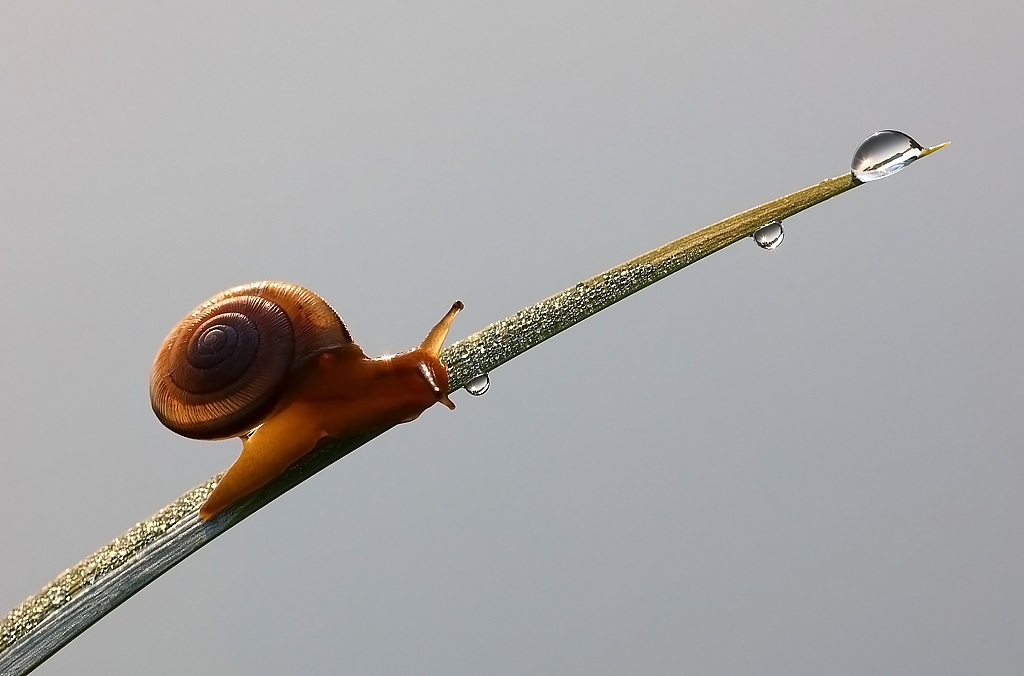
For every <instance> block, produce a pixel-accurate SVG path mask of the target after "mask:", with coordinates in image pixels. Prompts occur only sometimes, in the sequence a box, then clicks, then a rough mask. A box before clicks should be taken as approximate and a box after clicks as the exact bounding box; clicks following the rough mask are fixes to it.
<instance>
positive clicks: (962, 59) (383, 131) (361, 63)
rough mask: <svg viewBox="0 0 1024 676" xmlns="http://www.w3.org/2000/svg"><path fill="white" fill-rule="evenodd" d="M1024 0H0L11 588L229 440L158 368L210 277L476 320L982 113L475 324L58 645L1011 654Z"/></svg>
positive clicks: (59, 599) (532, 667)
mask: <svg viewBox="0 0 1024 676" xmlns="http://www.w3.org/2000/svg"><path fill="white" fill-rule="evenodd" d="M1022 13H1024V8H1021V7H1020V6H1019V5H1018V4H1014V3H989V4H988V5H986V6H985V7H984V8H983V10H979V9H978V8H972V7H969V6H952V5H950V6H942V7H937V6H936V5H934V3H929V4H925V3H923V2H912V3H909V4H901V5H899V6H894V5H893V4H892V3H885V4H883V3H870V2H869V3H856V4H852V5H844V6H824V5H823V6H820V7H814V8H809V7H808V6H806V3H788V4H787V3H782V4H779V3H775V4H767V5H766V4H764V3H738V2H737V3H724V4H719V5H715V6H702V7H699V8H696V7H693V6H687V5H671V6H670V5H666V4H665V3H647V2H632V3H621V4H614V3H613V4H608V3H604V4H601V5H594V4H588V5H585V6H584V5H582V4H579V3H560V4H559V3H556V4H552V3H545V4H544V5H540V4H532V3H530V2H526V3H525V4H524V3H518V4H516V5H514V6H512V5H509V6H507V7H503V6H487V7H483V6H480V7H475V6H473V7H471V6H469V5H466V4H464V3H448V2H439V3H433V4H432V5H431V6H430V7H429V8H426V7H424V8H416V7H413V6H411V5H407V4H396V3H383V4H381V3H377V4H375V5H347V6H345V7H340V6H339V7H337V8H332V7H327V6H322V5H317V4H313V3H304V2H298V3H289V4H288V5H287V6H284V5H281V6H279V7H272V6H264V5H252V4H247V5H245V6H243V5H241V4H232V3H228V4H224V5H218V6H216V7H211V6H209V5H203V6H202V7H200V6H199V5H198V4H190V3H187V2H186V3H184V4H182V3H176V4H173V5H172V4H166V5H161V4H148V5H145V6H143V5H139V4H138V3H134V4H133V3H121V2H99V3H88V4H82V3H57V2H35V3H21V4H17V3H15V4H10V3H8V4H6V5H4V6H3V8H2V9H0V85H2V88H3V91H4V96H3V97H2V100H0V151H2V152H0V156H2V157H3V158H4V159H3V161H2V162H0V204H3V205H4V207H3V217H2V219H0V282H2V283H3V284H4V285H5V288H6V289H7V293H5V294H3V295H2V296H0V316H2V317H3V318H4V327H5V330H4V331H3V332H0V374H2V378H0V400H2V401H0V403H2V406H0V429H3V430H4V433H5V439H4V451H3V453H0V513H3V514H5V515H6V518H5V519H4V528H3V535H2V543H0V549H2V551H3V554H4V555H3V557H2V561H0V615H2V614H5V613H7V612H8V611H9V610H10V609H14V608H17V607H18V606H19V604H21V603H22V602H23V601H25V599H26V598H29V597H30V596H32V595H33V594H36V593H37V592H38V591H39V590H41V589H43V588H44V587H45V586H46V585H48V584H50V582H51V581H53V580H55V579H60V577H59V576H61V574H62V571H64V570H66V569H68V568H69V567H71V566H74V565H75V564H76V563H77V562H79V561H82V560H83V559H86V558H87V557H90V556H92V555H93V553H94V552H97V550H100V549H101V548H103V547H105V546H106V545H107V544H108V543H111V542H112V541H114V540H115V539H117V538H119V537H121V536H122V535H123V534H125V533H126V532H130V529H132V528H134V524H138V523H140V522H143V523H145V522H146V521H145V520H147V519H148V516H147V515H151V514H154V513H157V512H158V511H159V510H160V509H162V508H163V507H164V506H165V505H168V504H169V503H171V502H172V501H174V500H176V499H177V498H178V496H181V495H183V494H185V493H186V492H187V491H189V490H191V489H193V488H194V487H196V486H199V485H201V484H202V483H203V482H205V481H206V480H207V479H208V478H209V477H212V476H215V475H216V474H217V473H218V472H220V471H222V470H223V469H224V468H226V467H227V466H228V465H229V464H230V463H231V462H232V460H234V458H235V456H236V454H237V452H238V442H237V441H225V442H200V441H190V440H187V439H184V438H180V437H178V436H176V435H173V434H171V433H170V432H168V431H167V430H165V429H164V428H163V427H162V426H161V425H160V424H159V422H158V421H157V420H156V418H155V416H153V413H152V411H151V410H150V404H149V401H148V393H147V386H148V377H149V369H150V366H151V364H152V361H153V358H154V356H155V354H156V351H157V348H158V347H159V345H160V343H161V341H162V340H163V339H164V337H165V336H166V335H167V333H168V332H169V331H170V330H171V328H172V327H173V326H174V325H175V323H176V322H177V321H179V320H180V319H181V318H182V317H184V316H186V315H187V314H188V313H189V312H190V311H191V310H192V309H193V308H195V307H196V305H197V304H198V303H200V302H202V301H203V300H204V299H206V298H210V297H211V296H213V295H214V294H216V293H218V292H220V291H223V290H224V289H228V288H230V287H233V286H236V285H239V284H244V283H248V282H255V281H259V280H268V279H269V280H281V281H286V282H294V283H298V284H301V285H303V286H305V287H307V288H310V289H312V290H313V291H315V292H316V293H317V294H319V295H320V296H322V297H323V298H324V299H325V300H327V301H328V302H329V303H330V304H331V305H332V306H333V307H334V308H335V309H336V310H337V311H338V313H339V314H340V315H341V317H342V318H343V319H344V321H345V324H346V326H347V327H348V329H349V330H350V332H351V334H352V338H353V339H354V340H355V341H356V342H357V343H358V344H359V345H360V346H361V347H362V348H363V349H364V350H365V352H366V353H367V354H369V355H381V354H388V353H397V352H400V351H403V350H406V349H409V348H411V347H413V346H415V345H417V344H418V343H419V342H420V341H421V340H422V339H423V336H424V335H426V332H427V331H428V330H429V328H430V327H431V326H432V325H433V324H434V323H435V322H436V320H437V318H438V316H440V315H441V314H442V313H443V312H444V311H445V310H446V309H447V308H448V307H450V306H451V303H452V302H453V301H454V300H456V299H460V300H462V301H464V302H465V305H466V309H465V311H463V312H462V313H461V314H460V315H459V316H458V318H457V319H456V321H455V324H454V326H453V329H452V333H451V341H449V342H450V343H455V342H456V341H457V340H458V339H461V338H462V337H465V336H470V335H472V334H474V333H476V332H478V331H481V330H482V329H484V328H485V327H488V326H489V325H491V324H492V323H493V322H497V321H500V320H501V319H502V318H504V317H509V316H512V315H514V314H515V313H516V312H519V311H520V310H522V309H523V308H527V307H530V306H531V305H532V304H534V303H537V302H538V301H540V300H542V299H548V298H551V297H552V296H557V294H560V293H561V292H562V291H563V290H565V289H575V288H576V285H577V284H579V283H581V282H582V283H583V284H584V287H585V288H584V289H583V290H581V291H579V293H580V294H598V293H610V292H611V291H613V290H615V289H616V288H618V287H617V286H616V283H617V282H616V280H614V279H609V280H607V282H606V283H605V284H604V285H602V286H599V285H597V284H596V282H595V283H593V284H591V283H590V280H593V279H594V278H595V276H597V277H599V278H600V277H601V275H603V273H604V271H606V270H609V269H611V268H612V267H613V266H615V265H617V264H619V263H621V262H622V261H625V260H629V259H631V258H633V257H635V256H638V255H640V254H642V253H643V252H645V251H649V250H651V249H652V248H653V247H658V246H661V245H662V244H664V243H665V242H670V241H672V240H675V239H677V238H679V237H681V236H683V235H686V234H687V233H690V232H693V231H694V230H695V229H697V228H699V227H702V226H704V225H706V224H708V223H714V222H716V221H718V220H720V219H722V218H723V217H726V216H729V215H730V214H734V213H738V212H740V211H742V210H744V209H746V208H748V207H750V206H752V205H756V204H762V203H764V202H766V201H768V200H770V199H772V198H774V197H777V196H779V195H785V194H789V193H792V192H793V191H794V190H799V189H801V188H802V187H804V186H808V185H812V184H814V183H815V182H817V181H820V180H822V179H823V178H826V177H832V176H838V175H840V174H844V173H845V172H848V171H849V170H850V160H851V158H852V156H853V154H854V152H855V150H856V148H857V146H858V144H860V143H861V142H862V141H863V140H864V139H865V138H866V137H867V136H868V135H870V134H872V133H873V132H875V131H877V130H883V129H898V130H901V131H903V132H905V133H907V134H909V135H911V136H912V137H913V138H914V139H916V140H917V141H919V142H920V144H921V145H922V146H933V145H935V144H938V143H942V142H944V141H947V140H951V141H953V143H952V145H951V146H949V147H948V148H946V149H944V150H942V152H940V153H936V154H934V155H932V156H928V157H924V158H922V159H920V160H917V161H914V162H913V163H912V164H910V165H909V166H908V167H906V168H905V169H904V170H903V171H900V172H899V173H898V174H896V175H894V176H890V177H888V178H886V180H884V181H873V182H869V183H865V184H864V185H861V186H859V187H858V188H857V189H856V190H853V191H850V192H849V193H848V194H843V195H840V196H838V197H836V198H835V199H832V200H829V201H828V202H826V203H825V204H821V205H819V206H816V207H814V208H813V209H811V210H808V211H806V212H804V213H801V214H797V215H795V216H791V217H788V218H786V220H785V231H786V236H785V242H784V243H783V244H782V245H781V246H780V247H778V249H776V250H775V251H773V252H771V253H770V254H769V253H767V252H765V251H763V250H761V249H760V248H758V247H757V246H756V244H755V243H754V242H753V241H749V239H750V238H749V237H747V236H745V237H744V238H743V239H742V240H741V241H738V242H737V243H736V244H735V245H733V246H729V247H727V248H726V249H724V250H722V251H719V252H718V253H715V254H714V255H711V256H707V257H704V258H702V259H700V260H698V261H696V262H695V263H694V264H692V265H690V266H689V267H687V268H686V269H685V270H682V271H680V272H679V273H678V274H674V275H672V276H670V277H668V278H667V279H663V280H662V281H659V282H658V283H656V284H653V285H652V286H650V287H649V288H647V289H645V290H643V291H642V292H640V293H637V294H635V295H632V296H629V297H627V298H625V299H624V300H623V301H622V302H619V303H616V304H615V305H614V306H612V307H609V308H607V309H606V310H603V311H601V312H599V313H597V314H596V315H593V316H591V317H589V318H588V319H587V320H586V321H584V322H581V323H579V324H578V325H575V326H573V327H572V328H570V329H568V330H566V331H564V332H562V333H559V334H558V335H555V336H554V337H552V338H550V339H548V340H545V341H543V342H542V343H541V344H539V345H537V346H536V347H534V348H532V349H530V350H529V351H527V352H526V353H525V354H522V355H520V356H519V357H517V358H515V359H512V360H510V361H507V362H505V363H504V364H503V365H501V366H500V367H498V368H497V369H493V368H492V367H490V366H488V367H487V368H486V369H483V370H485V371H487V372H489V373H490V377H491V387H490V389H489V391H488V392H487V394H486V395H485V396H483V397H472V396H470V395H469V394H468V393H463V392H455V393H453V395H452V399H453V401H455V403H456V404H457V406H458V408H457V409H456V410H455V411H448V410H447V409H444V408H443V407H434V408H432V409H430V410H428V411H427V412H425V413H424V414H423V415H422V416H420V418H419V419H418V420H417V421H416V422H415V423H411V424H408V425H399V426H397V427H396V428H395V429H393V430H391V431H389V432H387V433H386V434H384V435H382V436H380V437H379V438H377V439H375V440H374V441H373V442H371V443H369V444H367V445H366V446H365V447H362V448H360V449H359V450H358V451H357V452H354V453H352V454H351V455H348V456H347V457H345V458H344V459H343V460H341V461H339V462H337V463H335V464H334V465H332V466H331V467H330V468H328V469H326V470H325V471H323V472H320V473H319V474H317V475H316V476H315V477H313V478H312V479H311V480H309V481H307V482H305V483H304V484H303V485H302V486H301V487H299V488H297V489H295V490H292V491H290V492H288V493H287V494H286V495H284V496H283V497H281V498H279V499H278V500H276V501H275V502H274V503H272V504H271V505H270V506H268V507H267V508H265V509H263V510H261V511H259V512H258V513H256V514H254V515H253V516H252V517H250V518H248V519H246V520H245V522H243V523H241V524H240V525H239V526H237V527H235V528H232V529H231V530H230V531H229V532H227V533H226V534H225V535H224V536H223V537H219V538H217V540H216V542H213V543H211V544H210V546H207V547H203V548H202V549H201V550H199V551H198V552H197V553H196V554H195V555H193V556H191V557H189V558H188V560H186V561H185V562H183V563H182V564H180V565H178V566H176V567H175V568H174V569H173V570H171V571H170V572H169V573H167V574H165V575H163V576H162V577H160V578H159V579H158V580H156V581H155V582H154V583H152V584H150V585H149V586H148V587H146V588H145V589H143V590H142V591H140V592H139V593H138V594H137V595H136V596H134V597H133V598H132V599H130V600H129V601H128V602H127V603H125V604H124V605H122V606H121V607H119V608H118V609H117V610H116V611H114V612H113V613H111V614H110V615H108V616H107V617H105V618H104V619H103V620H101V621H100V622H98V623H97V624H95V625H94V626H92V627H90V628H89V629H88V630H87V631H85V632H84V633H83V634H82V635H81V636H79V637H78V638H77V639H75V640H74V641H73V642H71V643H70V644H69V645H68V646H67V647H65V648H64V649H63V650H61V651H60V652H59V653H58V654H57V655H55V656H54V657H53V658H51V659H50V660H49V661H48V662H46V663H45V664H44V665H42V666H41V667H40V668H39V669H38V670H37V671H36V672H35V673H38V674H43V675H45V674H70V673H75V674H77V673H82V672H83V671H84V672H95V671H101V670H103V671H109V672H112V673H137V672H140V671H142V672H144V673H147V674H156V675H159V674H181V673H189V672H195V671H197V670H198V671H204V672H207V671H208V672H214V671H215V672H217V673H222V674H235V673H237V674H279V673H311V674H318V673H324V674H337V673H358V674H367V675H372V674H389V675H391V674H417V675H422V674H426V675H428V676H429V674H434V673H436V674H445V675H446V676H448V675H451V674H479V673H496V674H503V673H508V674H513V673H514V674H522V673H536V674H565V673H607V672H615V673H636V672H642V673H691V672H692V673H702V674H735V673H759V674H786V675H789V674H821V673H829V674H864V673H892V672H898V673H928V674H933V675H935V674H937V675H945V674H962V673H993V674H1003V673H1006V674H1011V673H1020V672H1021V671H1022V670H1024V648H1022V647H1021V642H1020V640H1019V637H1020V636H1021V635H1022V633H1024V626H1022V623H1024V619H1022V618H1024V614H1022V613H1021V612H1020V608H1021V607H1022V606H1024V588H1022V586H1021V585H1020V583H1019V580H1020V570H1021V569H1022V568H1024V540H1022V537H1021V536H1020V535H1019V532H1020V528H1019V521H1020V518H1019V516H1020V514H1022V513H1024V493H1022V492H1021V491H1020V489H1019V487H1020V483H1021V477H1022V476H1024V456H1022V455H1021V454H1020V452H1019V447H1020V444H1019V440H1020V439H1021V438H1024V429H1022V422H1021V421H1020V415H1019V411H1020V410H1021V408H1022V403H1024V402H1022V400H1021V394H1020V379H1021V374H1022V373H1024V362H1022V360H1024V356H1022V354H1021V351H1020V349H1019V343H1020V341H1019V336H1020V335H1021V334H1022V328H1024V327H1022V319H1021V314H1020V312H1019V305H1020V304H1019V299H1018V295H1019V293H1018V290H1019V289H1020V288H1021V273H1020V265H1019V260H1018V258H1019V252H1020V251H1024V233H1022V232H1021V229H1020V228H1019V225H1018V224H1019V221H1020V219H1019V217H1018V216H1017V213H1018V209H1017V207H1016V203H1015V199H1016V195H1017V194H1018V193H1019V190H1018V186H1019V185H1020V184H1021V179H1022V176H1021V172H1022V169H1021V167H1020V162H1019V157H1020V150H1021V149H1020V147H1019V146H1020V142H1019V138H1020V134H1019V111H1020V110H1021V109H1022V108H1024V101H1022V90H1021V85H1020V84H1019V83H1020V78H1019V77H1018V73H1017V72H1016V71H1017V69H1018V68H1017V64H1019V63H1021V61H1022V59H1024V54H1022V50H1024V46H1022V45H1021V44H1020V41H1019V39H1018V37H1019V36H1018V33H1019V30H1018V27H1019V26H1020V25H1022V23H1024V22H1022V19H1024V17H1022V16H1021V14H1022ZM737 16H742V17H743V21H739V22H738V21H736V17H737ZM880 16H884V17H885V20H884V21H879V17H880ZM865 36H871V42H872V43H873V44H881V45H898V48H895V49H872V48H867V49H866V48H865ZM767 222H768V220H765V221H762V222H761V223H762V224H764V223H767ZM748 234H749V233H748ZM646 274H648V271H647V269H646V268H644V267H638V268H636V269H635V270H629V271H627V276H629V275H635V276H642V275H646ZM602 281H604V280H602ZM575 298H577V296H570V297H566V298H565V299H564V302H568V303H573V302H575V300H574V299H575ZM559 302H563V301H559ZM480 368H481V365H480V364H473V363H470V362H467V365H466V367H465V369H464V370H461V371H459V372H460V373H462V376H460V377H464V378H465V379H466V380H468V379H469V378H472V377H473V376H476V375H479V373H480V370H478V369H480ZM66 591H67V590H66V589H65V588H64V587H58V588H56V589H54V590H53V593H52V594H50V593H48V594H46V596H47V597H48V599H49V600H48V603H57V604H58V605H61V606H63V605H64V604H65V602H64V598H65V597H64V594H65V592H66ZM39 602H40V603H42V600H41V599H40V600H39Z"/></svg>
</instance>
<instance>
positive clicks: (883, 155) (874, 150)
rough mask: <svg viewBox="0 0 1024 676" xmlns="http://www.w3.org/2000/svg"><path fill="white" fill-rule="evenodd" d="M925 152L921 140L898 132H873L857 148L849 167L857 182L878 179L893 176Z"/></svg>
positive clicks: (888, 130) (887, 130)
mask: <svg viewBox="0 0 1024 676" xmlns="http://www.w3.org/2000/svg"><path fill="white" fill-rule="evenodd" d="M924 152H925V149H924V148H922V147H921V144H920V143H918V142H917V141H915V140H914V139H912V138H910V137H909V136H907V135H906V134H904V133H903V132H901V131H894V130H892V129H886V130H883V131H876V132H875V133H874V134H872V135H871V136H868V137H867V138H866V139H864V142H863V143H861V144H860V146H859V147H858V148H857V152H856V153H854V154H853V162H852V163H851V165H850V168H851V169H852V170H853V177H854V178H855V179H857V180H858V181H861V182H864V183H866V182H868V181H877V180H878V179H880V178H885V177H886V176H892V175H893V174H895V173H896V172H897V171H899V170H901V169H903V167H905V166H907V165H908V164H910V163H911V162H913V161H914V160H916V159H917V158H919V157H921V155H922V154H924Z"/></svg>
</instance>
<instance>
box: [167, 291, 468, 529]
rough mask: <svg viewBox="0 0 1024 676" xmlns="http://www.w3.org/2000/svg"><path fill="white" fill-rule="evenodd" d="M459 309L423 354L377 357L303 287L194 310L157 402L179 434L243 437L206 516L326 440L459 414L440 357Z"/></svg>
mask: <svg viewBox="0 0 1024 676" xmlns="http://www.w3.org/2000/svg"><path fill="white" fill-rule="evenodd" d="M462 308H463V305H462V303H461V302H456V303H455V304H454V305H452V308H451V309H450V310H449V311H448V313H447V314H446V315H445V316H444V318H443V319H441V321H440V322H438V324H437V325H436V326H435V327H434V328H433V329H432V330H431V331H430V333H429V334H428V335H427V337H426V339H425V340H424V341H423V343H422V344H420V346H419V347H417V348H415V349H413V350H409V351H408V352H403V353H401V354H398V355H393V356H386V357H378V358H370V357H367V356H366V355H365V354H364V353H363V351H362V349H360V347H359V346H358V345H356V343H354V342H353V341H352V337H351V335H350V334H349V332H348V329H347V328H346V327H345V324H344V323H343V322H342V321H341V318H340V317H338V315H337V313H335V312H334V310H333V309H331V307H330V305H328V304H327V302H326V301H324V300H323V299H322V298H320V297H319V296H317V295H316V294H315V293H313V292H312V291H309V290H308V289H304V288H303V287H300V286H297V285H294V284H285V283H281V282H258V283H255V284H247V285H244V286H239V287H235V288H233V289H228V290H227V291H224V292H223V293H220V294H218V295H216V296H214V297H213V298H211V299H210V300H208V301H206V302H205V303H203V304H202V305H200V306H199V307H198V308H196V309H195V310H194V311H193V312H192V313H190V314H189V315H188V316H187V317H185V319H183V320H182V321H181V322H180V323H179V324H178V325H177V326H176V327H175V328H174V329H173V330H172V331H171V333H170V334H169V335H168V336H167V338H166V339H165V340H164V343H163V345H162V346H161V347H160V350H159V352H157V356H156V359H155V361H154V363H153V371H152V374H151V377H150V400H151V402H152V404H153V411H154V413H156V416H157V418H159V419H160V421H161V422H162V423H163V424H164V425H165V426H167V427H168V428H169V429H171V430H172V431H174V432H177V433H178V434H181V435H183V436H186V437H190V438H193V439H226V438H230V437H235V436H237V437H240V438H241V439H242V453H241V455H239V457H238V459H237V460H236V461H235V462H234V464H232V465H231V467H230V468H228V471H227V472H226V473H225V474H224V476H223V478H222V479H221V480H220V482H219V483H218V484H217V486H216V488H215V489H214V490H213V492H212V493H211V494H210V497H209V498H208V499H207V501H206V502H205V503H204V504H203V505H202V507H200V510H199V516H200V518H202V519H203V520H208V519H211V518H213V517H214V516H216V515H217V514H218V513H220V512H221V511H222V510H223V509H225V508H226V507H228V506H230V505H232V504H234V503H235V502H237V501H238V500H240V499H242V498H244V497H246V496H247V495H249V494H251V493H252V492H253V491H255V490H257V489H258V488H261V487H262V486H264V485H266V484H267V483H268V482H269V481H270V480H271V479H273V478H274V477H276V476H278V475H279V474H281V473H282V472H283V471H284V470H285V469H287V468H288V466H289V465H291V464H292V463H294V462H295V461H296V460H298V459H299V458H301V457H302V456H304V455H305V454H307V453H309V451H311V450H312V449H313V447H314V446H315V445H316V443H317V442H318V441H320V439H323V438H324V437H333V438H338V439H344V438H348V437H352V436H355V435H358V434H365V433H368V432H374V431H378V430H382V429H386V428H387V427H390V426H392V425H395V424H398V423H403V422H409V421H411V420H415V419H416V418H417V417H419V415H420V413H422V412H423V411H425V410H426V409H427V408H430V407H431V406H433V405H434V404H436V403H438V402H441V403H443V404H444V405H445V406H447V407H448V408H455V404H453V403H452V402H451V400H450V399H449V398H448V394H447V392H448V371H447V369H446V368H445V366H444V364H442V363H441V361H440V359H439V358H438V355H439V354H440V351H441V346H442V344H443V343H444V339H445V338H446V337H447V335H448V329H449V327H450V326H451V323H452V320H453V319H454V318H455V315H456V314H457V313H458V312H459V310H461V309H462Z"/></svg>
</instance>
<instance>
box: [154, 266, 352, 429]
mask: <svg viewBox="0 0 1024 676" xmlns="http://www.w3.org/2000/svg"><path fill="white" fill-rule="evenodd" d="M351 343H352V337H351V336H350V335H349V332H348V329H346V328H345V324H344V323H342V321H341V318H340V317H338V315H337V313H335V312H334V310H333V309H332V308H331V306H330V305H328V304H327V302H326V301H325V300H323V299H322V298H320V296H318V295H316V294H315V293H313V292H312V291H310V290H309V289H305V288H303V287H301V286H296V285H295V284H285V283H283V282H256V283H255V284H246V285H244V286H236V287H235V288H233V289H228V290H227V291H224V292H223V293H220V294H217V295H216V296H214V297H213V298H211V299H210V300H208V301H206V302H205V303H203V304H202V305H200V306H199V307H197V308H196V309H195V310H193V311H192V313H191V314H189V315H188V316H187V317H185V319H183V320H181V322H180V323H179V324H178V325H177V326H176V327H174V330H173V331H171V333H170V334H169V335H168V336H167V339H166V340H164V344H163V345H161V346H160V351H159V352H157V355H156V360H155V361H154V362H153V373H152V375H151V376H150V381H149V395H150V400H151V401H152V403H153V411H154V413H156V416H157V418H159V419H160V422H162V423H163V424H164V425H166V426H167V427H168V428H170V429H171V430H173V431H175V432H177V433H178V434H181V435H183V436H186V437H191V438H193V439H225V438H227V437H234V436H240V435H242V434H245V433H246V432H248V431H249V430H252V429H253V428H255V427H257V426H258V425H259V424H260V423H262V422H263V420H264V419H265V418H266V416H267V415H269V414H270V413H271V412H272V411H273V409H274V407H275V406H276V405H277V403H278V399H279V397H280V396H281V394H282V392H283V391H284V390H285V388H286V387H287V385H288V378H289V376H290V374H292V373H293V372H295V370H296V369H297V368H298V367H299V366H301V365H302V364H303V363H305V362H306V361H307V360H308V359H309V358H310V357H314V356H316V355H318V354H320V353H322V352H325V351H327V350H331V349H333V348H336V347H341V346H344V345H349V344H351Z"/></svg>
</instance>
